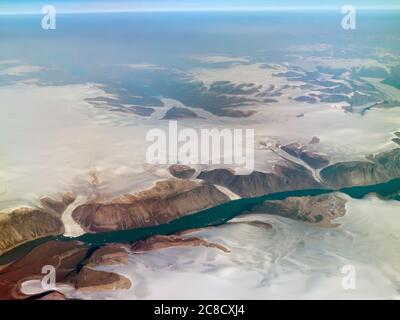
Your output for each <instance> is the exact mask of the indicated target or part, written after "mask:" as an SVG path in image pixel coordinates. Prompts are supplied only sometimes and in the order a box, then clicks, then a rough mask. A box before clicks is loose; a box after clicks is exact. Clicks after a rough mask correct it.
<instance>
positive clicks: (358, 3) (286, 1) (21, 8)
mask: <svg viewBox="0 0 400 320" xmlns="http://www.w3.org/2000/svg"><path fill="white" fill-rule="evenodd" d="M47 4H49V5H53V6H54V7H55V8H56V9H57V11H58V12H59V13H62V12H65V13H69V12H136V11H138V12H147V11H150V12H153V11H155V12H156V11H249V10H250V11H251V10H302V9H314V10H315V9H332V10H340V8H342V6H344V5H354V6H355V7H356V8H358V9H400V1H399V0H324V1H322V0H114V1H113V0H18V1H16V0H0V14H24V13H40V11H41V8H42V7H43V6H44V5H47Z"/></svg>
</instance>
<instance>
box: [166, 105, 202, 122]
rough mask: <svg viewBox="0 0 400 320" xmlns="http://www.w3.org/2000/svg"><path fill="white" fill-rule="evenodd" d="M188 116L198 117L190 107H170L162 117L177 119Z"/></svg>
mask: <svg viewBox="0 0 400 320" xmlns="http://www.w3.org/2000/svg"><path fill="white" fill-rule="evenodd" d="M188 118H199V116H198V115H197V114H196V113H195V112H193V111H192V110H190V109H186V108H179V107H172V108H171V109H169V110H168V111H167V112H166V113H165V115H164V117H163V118H162V119H163V120H177V119H188Z"/></svg>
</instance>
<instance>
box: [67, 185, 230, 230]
mask: <svg viewBox="0 0 400 320" xmlns="http://www.w3.org/2000/svg"><path fill="white" fill-rule="evenodd" d="M229 200H230V199H229V197H228V196H227V195H225V194H224V193H222V192H221V191H219V190H218V189H217V188H216V187H215V186H213V185H212V184H210V183H207V182H204V181H198V180H179V179H170V180H165V181H159V182H157V183H156V185H155V186H154V187H153V188H151V189H149V190H145V191H142V192H139V193H136V194H126V195H123V196H120V197H118V198H116V199H113V200H111V201H110V202H105V203H97V202H95V203H88V204H84V205H81V206H79V207H77V208H76V209H75V210H74V211H73V213H72V217H73V219H74V220H75V221H76V222H77V223H79V224H80V225H81V226H82V228H83V229H84V230H85V231H87V232H107V231H115V230H128V229H133V228H139V227H145V226H155V225H159V224H164V223H168V222H170V221H172V220H174V219H177V218H180V217H183V216H185V215H188V214H191V213H195V212H198V211H201V210H204V209H207V208H211V207H214V206H216V205H219V204H222V203H225V202H228V201H229Z"/></svg>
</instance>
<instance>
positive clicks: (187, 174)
mask: <svg viewBox="0 0 400 320" xmlns="http://www.w3.org/2000/svg"><path fill="white" fill-rule="evenodd" d="M168 170H169V173H171V174H172V175H173V176H174V177H175V178H179V179H190V178H192V177H193V176H194V174H195V173H196V170H195V169H193V168H191V167H189V166H186V165H182V164H174V165H172V166H170V167H169V168H168Z"/></svg>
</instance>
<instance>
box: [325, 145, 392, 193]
mask: <svg viewBox="0 0 400 320" xmlns="http://www.w3.org/2000/svg"><path fill="white" fill-rule="evenodd" d="M368 160H370V161H349V162H339V163H335V164H333V165H331V166H328V167H326V168H324V169H322V170H321V173H320V174H321V178H322V179H323V180H324V182H326V183H327V184H329V185H331V186H333V187H335V188H337V189H339V188H343V187H351V186H361V185H372V184H377V183H382V182H386V181H390V180H392V179H396V178H399V177H400V148H397V149H393V150H390V151H387V152H383V153H380V154H378V155H375V156H371V157H369V159H368Z"/></svg>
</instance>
